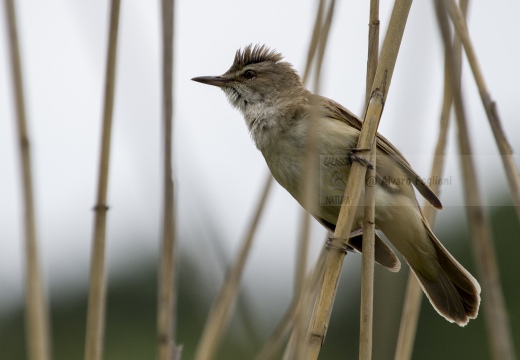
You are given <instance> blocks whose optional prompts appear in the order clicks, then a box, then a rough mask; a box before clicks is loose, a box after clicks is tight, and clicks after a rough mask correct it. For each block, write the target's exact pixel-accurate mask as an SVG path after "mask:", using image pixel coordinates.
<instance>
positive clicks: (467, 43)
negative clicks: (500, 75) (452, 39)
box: [445, 0, 520, 219]
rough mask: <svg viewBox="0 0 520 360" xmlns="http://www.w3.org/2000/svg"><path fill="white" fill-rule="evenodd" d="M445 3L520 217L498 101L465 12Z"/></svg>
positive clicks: (517, 181) (518, 184)
mask: <svg viewBox="0 0 520 360" xmlns="http://www.w3.org/2000/svg"><path fill="white" fill-rule="evenodd" d="M445 3H446V8H447V10H448V14H449V15H450V17H451V20H452V21H453V24H454V26H455V30H456V31H457V34H458V36H459V37H460V39H461V41H462V44H463V45H464V50H465V52H466V56H467V58H468V62H469V65H470V67H471V70H472V71H473V76H474V78H475V81H476V83H477V87H478V89H479V93H480V98H481V99H482V104H483V105H484V109H485V110H486V114H487V117H488V120H489V124H490V125H491V130H492V131H493V135H494V136H495V140H496V142H497V146H498V150H499V151H500V155H501V158H502V163H503V165H504V170H505V172H506V177H507V180H508V183H509V188H510V190H511V195H512V199H513V203H514V205H515V209H516V213H517V216H518V218H519V219H520V175H519V174H518V169H517V167H516V164H515V162H514V159H513V150H512V149H511V145H509V142H508V141H507V137H506V134H505V132H504V129H503V128H502V122H501V120H500V117H499V115H498V110H497V106H496V103H495V101H493V100H492V98H491V95H490V93H489V91H488V89H487V86H486V83H485V81H484V76H483V74H482V71H481V69H480V65H479V63H478V60H477V56H476V53H475V49H474V48H473V44H472V43H471V39H470V37H469V32H468V27H467V24H466V20H465V18H464V14H463V12H462V11H461V9H459V7H458V6H457V5H456V3H455V1H454V0H445Z"/></svg>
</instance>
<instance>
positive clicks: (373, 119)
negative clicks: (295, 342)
mask: <svg viewBox="0 0 520 360" xmlns="http://www.w3.org/2000/svg"><path fill="white" fill-rule="evenodd" d="M411 5H412V2H411V1H410V0H397V1H396V2H395V4H394V8H393V11H392V16H391V19H390V24H389V28H388V32H387V35H386V38H385V41H384V43H383V48H382V51H381V57H380V59H379V63H378V67H377V71H376V75H375V78H374V83H373V85H372V88H371V91H370V93H371V95H370V102H369V105H368V109H367V112H366V114H365V121H364V122H363V128H362V130H361V134H360V137H359V140H358V144H357V147H358V148H360V149H370V148H371V147H372V145H373V144H374V140H375V138H376V133H377V127H378V125H379V120H380V118H381V114H382V112H383V106H384V102H385V100H386V96H387V94H388V89H389V87H390V82H391V79H392V74H393V70H394V67H395V62H396V60H397V54H398V52H399V47H400V44H401V39H402V36H403V33H404V28H405V25H406V20H407V18H408V14H409V11H410V7H411ZM360 153H361V156H367V151H366V150H365V151H361V152H360ZM365 175H366V168H365V167H364V166H363V165H361V164H359V163H356V162H354V163H353V164H352V169H351V171H350V175H349V179H348V183H347V187H346V189H345V199H346V201H345V203H344V204H343V205H342V207H341V211H340V214H339V218H338V222H337V224H336V231H335V233H334V237H333V238H332V240H331V242H330V244H329V246H328V250H329V251H328V253H327V256H326V260H325V273H324V276H323V278H322V279H321V284H320V288H319V290H318V297H317V299H316V303H315V306H314V310H313V314H312V318H311V327H310V329H309V333H308V347H307V350H308V351H307V358H308V359H317V358H318V355H319V352H320V349H321V346H322V344H323V341H324V339H325V334H326V332H327V328H328V323H329V320H330V313H331V310H332V304H333V302H334V298H335V295H336V289H337V285H338V280H339V274H340V271H341V267H342V263H343V258H344V256H345V251H346V246H347V245H348V238H349V235H350V232H351V229H352V224H353V222H354V216H355V209H356V208H357V205H358V203H359V198H360V195H361V190H362V188H363V186H364V182H365Z"/></svg>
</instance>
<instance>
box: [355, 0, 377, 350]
mask: <svg viewBox="0 0 520 360" xmlns="http://www.w3.org/2000/svg"><path fill="white" fill-rule="evenodd" d="M368 26H369V27H368V60H367V83H366V94H365V99H366V104H365V106H368V103H369V101H370V89H371V88H372V85H373V83H374V78H375V76H376V71H377V58H378V55H379V0H371V1H370V15H369V25H368ZM376 162H377V161H376V151H375V146H374V145H373V144H372V149H371V151H370V163H371V164H372V166H373V167H372V168H371V169H367V173H366V178H365V184H370V179H375V177H376ZM375 190H376V187H375V186H365V213H364V218H365V219H364V222H363V248H362V250H363V252H362V254H363V255H362V258H361V310H360V324H359V333H360V335H359V358H360V359H363V360H370V359H372V333H373V320H374V259H375V231H376V228H375V205H376V191H375Z"/></svg>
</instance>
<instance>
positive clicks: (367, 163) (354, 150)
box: [348, 148, 374, 170]
mask: <svg viewBox="0 0 520 360" xmlns="http://www.w3.org/2000/svg"><path fill="white" fill-rule="evenodd" d="M367 150H370V149H360V148H352V150H351V151H350V153H349V154H348V160H349V162H350V165H352V163H353V162H354V161H357V162H358V163H360V164H361V165H364V166H366V167H367V168H369V169H370V170H372V169H374V165H372V164H371V163H370V161H368V160H367V159H365V158H364V157H362V156H359V155H357V154H356V153H357V152H358V151H367Z"/></svg>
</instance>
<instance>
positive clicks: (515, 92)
mask: <svg viewBox="0 0 520 360" xmlns="http://www.w3.org/2000/svg"><path fill="white" fill-rule="evenodd" d="M315 3H316V2H314V1H305V2H302V1H296V0H292V1H280V0H266V1H262V2H252V1H237V0H226V1H224V0H222V1H178V2H177V8H176V13H175V21H176V25H175V40H176V42H175V46H176V48H175V74H174V83H175V105H174V106H175V125H174V126H175V129H174V132H175V161H176V165H175V178H176V184H177V191H178V192H177V193H178V203H177V208H178V214H179V220H178V224H179V234H180V241H181V243H182V247H183V248H185V249H186V250H188V251H190V252H191V253H195V252H196V251H198V250H200V249H201V248H204V249H211V244H208V241H209V239H210V238H211V234H210V233H208V230H207V229H205V225H206V224H207V223H208V221H211V222H212V223H213V225H212V226H213V228H214V229H217V230H219V231H220V232H221V234H222V238H223V239H224V240H225V245H224V246H225V250H226V251H227V252H228V253H229V256H232V254H234V253H235V250H236V245H237V244H238V242H239V241H240V239H241V237H242V235H243V234H244V232H245V230H246V228H247V224H248V221H249V218H250V215H251V214H252V211H253V208H254V204H256V199H257V197H258V191H259V188H260V186H261V184H262V183H263V181H264V177H265V174H266V172H267V167H266V166H265V163H264V160H263V158H262V156H261V154H260V153H259V152H258V151H257V150H256V149H255V147H254V145H253V143H252V142H251V140H250V138H249V135H248V133H247V130H246V127H245V125H244V123H243V120H242V119H241V116H240V114H239V113H238V112H237V111H235V110H233V109H232V108H231V107H230V106H229V104H228V103H227V101H226V100H225V97H224V95H223V94H222V93H221V91H219V90H218V89H216V88H214V87H208V86H203V85H201V84H199V83H194V82H192V81H190V79H191V78H192V77H194V76H200V75H218V74H221V73H223V72H224V71H226V70H227V69H228V67H229V66H230V65H231V62H232V60H233V56H234V53H235V51H236V50H237V49H238V48H239V47H243V46H245V45H247V44H249V43H265V44H268V45H269V46H271V47H273V48H276V49H277V50H278V51H280V52H282V53H283V54H284V55H285V59H286V60H287V61H289V62H291V63H293V64H294V65H295V67H296V68H297V69H298V70H300V71H301V70H302V69H303V66H304V61H305V58H306V51H307V45H308V43H309V39H310V32H311V27H312V24H313V21H314V12H315V11H316V4H315ZM389 3H390V2H382V3H381V6H382V8H381V17H380V18H381V23H382V34H384V30H385V29H386V24H387V23H388V17H389V13H390V10H391V8H390V6H389ZM158 4H159V2H158V1H157V2H150V1H146V2H145V1H136V0H134V1H125V2H123V3H122V5H121V21H120V33H119V35H120V38H119V39H120V41H119V49H118V51H119V52H118V73H117V89H116V100H115V112H114V128H113V143H112V159H111V172H110V186H109V204H110V206H111V210H110V212H109V216H108V221H109V223H108V224H109V225H108V238H107V242H108V260H109V264H110V265H111V269H120V271H125V269H128V267H135V266H136V264H135V262H138V261H139V259H140V258H139V256H140V255H141V254H142V253H143V252H144V253H147V254H149V255H152V256H153V255H154V254H156V253H157V251H158V243H159V231H160V224H161V217H160V208H161V201H160V194H161V182H160V174H161V171H160V164H161V162H160V159H161V155H160V129H161V118H160V114H161V110H160V104H161V101H160V76H161V74H160V71H161V70H160V69H161V66H160V37H159V36H160V33H159V30H160V17H159V7H158ZM17 10H18V20H19V21H18V24H19V32H20V37H21V42H22V44H21V51H22V59H23V66H24V67H23V70H24V80H25V90H26V97H27V113H28V120H29V125H30V128H29V129H30V134H31V141H32V143H31V144H32V155H33V166H34V175H35V176H34V181H35V194H36V204H37V225H38V240H39V244H40V249H41V254H42V265H43V269H44V271H45V274H46V275H47V279H46V280H47V283H49V282H50V283H52V285H53V288H54V286H56V287H59V286H62V285H66V288H67V289H70V290H68V291H75V290H74V289H79V288H82V289H84V288H85V287H86V283H85V282H86V280H87V276H88V268H89V253H90V241H91V234H92V222H93V213H92V212H91V208H92V206H93V204H94V200H95V194H96V177H97V173H98V170H97V165H96V164H97V161H98V156H99V155H98V152H99V149H98V148H99V140H98V139H99V136H100V123H101V112H102V94H103V92H102V89H103V78H104V64H105V52H106V41H107V40H106V38H107V37H106V32H107V23H108V5H107V2H105V1H83V2H78V1H74V2H71V1H66V0H61V1H60V0H53V1H46V2H39V1H31V0H21V1H17ZM519 10H520V4H519V3H518V2H513V1H497V2H473V3H472V4H471V6H470V11H469V22H470V31H471V35H472V38H473V40H474V44H475V49H476V52H477V55H478V56H479V60H480V63H481V66H482V69H483V72H484V76H485V80H486V81H487V83H488V86H489V89H490V91H491V94H492V96H493V98H494V99H495V100H496V101H497V103H498V108H499V112H500V114H501V116H502V120H503V125H504V128H505V130H506V132H507V133H508V134H509V136H510V140H511V143H512V145H513V147H514V148H517V146H516V145H517V144H518V143H519V140H520V122H519V121H518V120H519V116H518V114H517V111H518V110H517V103H516V101H518V98H519V95H520V90H519V88H518V85H517V84H518V83H520V75H519V73H518V71H516V68H517V66H518V64H519V63H520V42H519V41H516V39H517V38H518V35H519V34H520V24H519V22H518V21H517V19H516V16H517V14H518V13H520V11H519ZM0 12H1V14H0V33H1V36H0V79H2V81H0V175H1V176H0V239H1V250H0V303H4V304H7V303H12V302H13V301H19V298H20V296H21V293H22V268H23V263H22V249H23V247H22V239H23V238H22V231H21V229H22V225H21V216H22V208H21V206H20V204H21V189H20V175H19V168H18V157H17V148H16V140H15V127H14V124H15V120H14V112H13V111H14V110H13V109H14V107H13V102H12V97H11V82H10V80H11V78H10V73H9V72H10V70H9V63H8V56H7V51H8V49H7V42H6V33H5V16H4V13H3V7H0ZM367 22H368V2H354V3H351V2H338V3H337V5H336V12H335V16H334V21H333V26H332V30H331V37H330V41H329V44H328V48H327V52H326V56H325V62H324V66H323V71H322V88H321V89H322V91H321V92H322V94H323V95H325V96H328V97H331V98H333V99H335V100H336V101H338V102H340V103H342V104H343V105H345V106H346V107H347V108H349V109H351V110H352V111H354V112H355V113H358V114H359V112H360V108H361V104H362V101H363V97H364V89H365V84H364V80H365V64H366V42H367V30H368V26H367ZM513 39H515V40H513ZM466 65H467V64H465V68H464V85H463V87H464V90H466V93H465V100H466V104H467V112H468V115H469V123H470V126H471V132H472V136H473V138H474V139H475V143H474V148H475V151H476V153H477V154H479V155H480V156H479V159H478V161H477V166H478V170H479V176H480V177H481V180H482V182H483V183H485V185H486V198H487V199H488V201H489V203H490V204H497V205H498V204H500V200H497V199H495V198H494V197H493V196H492V194H499V193H501V192H506V191H507V190H506V182H505V180H504V175H503V173H502V170H501V169H502V168H501V163H500V160H499V158H498V157H496V154H497V149H496V146H495V145H494V140H493V138H492V137H491V135H490V129H489V125H488V123H487V119H486V117H485V113H484V111H483V109H482V106H481V103H480V99H479V97H478V92H477V91H476V89H475V84H474V81H473V80H472V78H471V76H470V74H469V68H468V67H467V66H466ZM442 70H443V55H442V46H441V43H440V37H439V34H438V30H437V28H436V22H435V17H434V13H433V6H432V3H431V2H429V1H417V2H416V3H414V5H413V6H412V10H411V13H410V18H409V23H408V26H407V29H406V32H405V34H404V39H403V45H402V50H401V52H400V55H399V58H398V63H397V66H396V71H395V74H394V79H393V81H392V87H391V89H390V94H389V97H388V101H387V104H386V107H385V112H384V115H383V119H382V122H381V126H380V132H381V133H383V134H384V135H385V136H386V137H388V138H389V139H390V140H391V141H392V142H393V143H394V144H395V145H396V146H397V147H398V148H399V149H400V150H401V151H402V152H403V153H404V154H405V155H406V156H408V157H409V160H410V161H411V163H412V164H413V165H414V167H415V168H416V170H417V171H418V172H419V173H420V174H421V175H423V176H425V177H426V176H428V173H429V168H430V164H431V158H432V157H431V153H432V151H433V146H434V141H435V139H436V136H437V122H438V120H437V119H438V116H439V111H440V104H441V101H442V79H443V75H442ZM450 140H451V143H450V146H449V152H450V154H451V156H450V159H449V161H448V168H447V170H446V174H447V176H451V177H452V180H453V185H452V186H449V187H448V188H446V189H445V190H444V191H443V195H442V200H443V201H444V203H445V205H451V206H446V207H447V209H446V210H444V211H443V212H442V213H441V215H440V221H441V224H442V221H443V220H444V221H448V218H457V219H460V218H461V214H462V213H463V209H462V208H460V207H456V206H453V205H460V204H462V197H461V195H460V187H459V183H460V181H461V179H460V175H459V172H458V170H457V159H456V156H455V154H456V153H457V150H456V147H455V146H454V141H453V140H454V132H453V131H452V132H451V135H450ZM482 159H484V160H482ZM516 159H517V164H520V161H519V160H518V157H517V158H516ZM490 194H491V195H490ZM272 195H273V196H272V197H271V198H270V200H269V202H268V205H267V206H268V210H269V212H268V214H267V215H266V216H265V217H264V218H263V221H262V224H261V229H260V232H259V234H258V236H259V238H258V243H257V244H256V245H255V247H254V253H253V256H252V259H251V263H250V264H249V265H248V267H247V272H246V277H248V278H249V279H253V281H251V282H250V283H254V284H257V287H258V289H260V288H261V284H270V286H271V287H272V286H275V287H277V288H278V290H280V291H273V293H274V294H277V295H276V296H279V297H282V298H284V299H285V298H288V297H289V296H290V288H291V286H290V285H289V281H290V279H291V276H292V275H291V272H292V268H291V266H292V263H291V261H292V259H293V253H294V248H295V246H296V245H295V241H296V238H297V234H298V231H297V229H298V221H299V218H300V208H299V205H297V204H296V202H295V201H294V200H292V198H291V197H290V196H289V195H288V194H287V193H286V192H285V191H284V190H283V189H281V188H280V187H278V186H276V187H275V189H274V191H273V194H272ZM210 216H211V219H210V218H209V217H210ZM441 226H442V225H441ZM314 233H315V236H314V238H315V239H316V240H315V242H314V245H313V251H314V252H315V253H317V250H318V248H319V243H320V241H321V240H322V239H323V234H324V232H323V230H322V229H320V228H319V226H316V227H315V229H314ZM273 249H276V251H273ZM204 253H205V254H206V256H209V257H212V255H208V253H207V252H204ZM266 261H267V262H268V264H269V265H268V266H267V267H266V266H265V264H266ZM273 279H276V282H273ZM273 284H274V285H273ZM75 285H77V286H75ZM250 290H251V291H252V292H253V294H254V293H255V291H259V290H256V289H250ZM260 306H261V305H260Z"/></svg>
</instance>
